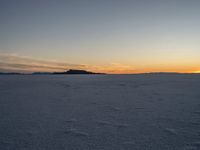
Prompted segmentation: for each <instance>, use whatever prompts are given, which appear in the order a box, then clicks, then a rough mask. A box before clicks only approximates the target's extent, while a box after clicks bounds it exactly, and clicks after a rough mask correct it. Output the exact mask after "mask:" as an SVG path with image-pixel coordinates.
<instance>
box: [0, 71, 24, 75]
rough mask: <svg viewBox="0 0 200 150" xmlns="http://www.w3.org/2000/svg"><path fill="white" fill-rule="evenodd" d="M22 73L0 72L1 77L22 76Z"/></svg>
mask: <svg viewBox="0 0 200 150" xmlns="http://www.w3.org/2000/svg"><path fill="white" fill-rule="evenodd" d="M20 74H21V73H16V72H0V75H20Z"/></svg>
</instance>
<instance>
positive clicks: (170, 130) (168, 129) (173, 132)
mask: <svg viewBox="0 0 200 150" xmlns="http://www.w3.org/2000/svg"><path fill="white" fill-rule="evenodd" d="M165 132H167V133H169V134H172V135H177V131H176V130H175V129H172V128H165Z"/></svg>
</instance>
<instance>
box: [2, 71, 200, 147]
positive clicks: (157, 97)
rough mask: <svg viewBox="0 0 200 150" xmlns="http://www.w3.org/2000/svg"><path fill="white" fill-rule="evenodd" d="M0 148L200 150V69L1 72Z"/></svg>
mask: <svg viewBox="0 0 200 150" xmlns="http://www.w3.org/2000/svg"><path fill="white" fill-rule="evenodd" d="M0 150H200V75H165V74H163V75H162V74H158V75H156V74H147V75H66V76H65V75H63V76H62V75H58V76H56V75H35V76H32V75H25V76H24V75H10V76H9V75H5V76H0Z"/></svg>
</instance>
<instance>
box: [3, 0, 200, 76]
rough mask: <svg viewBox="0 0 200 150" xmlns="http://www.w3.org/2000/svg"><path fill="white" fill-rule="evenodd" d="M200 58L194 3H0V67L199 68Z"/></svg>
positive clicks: (197, 4)
mask: <svg viewBox="0 0 200 150" xmlns="http://www.w3.org/2000/svg"><path fill="white" fill-rule="evenodd" d="M199 57H200V1H199V0H54V1H53V0H0V58H1V59H0V70H2V71H10V70H11V71H13V70H14V71H22V72H23V71H52V70H56V71H60V70H64V69H65V68H66V69H67V68H81V69H88V70H92V71H101V72H110V73H135V72H149V71H177V72H198V71H200V59H199ZM60 64H62V65H60ZM24 65H26V67H24ZM40 66H43V67H42V68H41V67H40ZM65 66H66V67H65ZM45 67H46V68H45ZM51 67H53V69H51Z"/></svg>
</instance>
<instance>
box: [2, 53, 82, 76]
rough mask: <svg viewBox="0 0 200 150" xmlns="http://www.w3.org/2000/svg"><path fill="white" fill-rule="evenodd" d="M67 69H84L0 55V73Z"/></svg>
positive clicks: (73, 65) (68, 64)
mask: <svg viewBox="0 0 200 150" xmlns="http://www.w3.org/2000/svg"><path fill="white" fill-rule="evenodd" d="M69 68H77V69H80V68H84V65H79V64H70V63H66V62H59V61H55V60H42V59H35V58H32V57H28V56H20V55H16V54H0V71H3V70H8V71H19V72H35V71H42V72H43V71H44V72H45V71H47V72H51V71H65V70H66V69H69Z"/></svg>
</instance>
